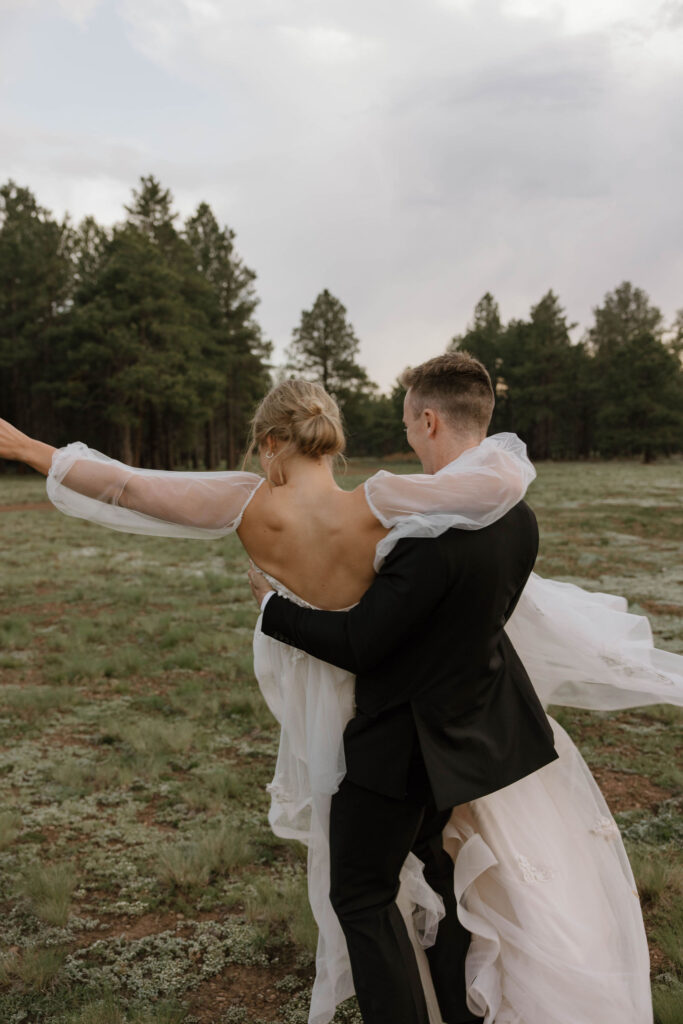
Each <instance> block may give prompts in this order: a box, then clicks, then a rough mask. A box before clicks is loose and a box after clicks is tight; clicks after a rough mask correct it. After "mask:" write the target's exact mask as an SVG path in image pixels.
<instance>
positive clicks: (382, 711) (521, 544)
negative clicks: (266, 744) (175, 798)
mask: <svg viewBox="0 0 683 1024" xmlns="http://www.w3.org/2000/svg"><path fill="white" fill-rule="evenodd" d="M537 550H538V529H537V526H536V519H535V517H534V514H533V512H532V511H531V509H530V508H529V506H528V505H526V504H525V503H524V502H520V504H519V505H516V506H515V507H514V508H513V509H512V510H511V511H510V512H508V513H507V515H505V516H503V517H502V518H501V519H500V520H498V522H496V523H494V524H493V525H491V526H488V527H486V528H485V529H483V530H473V531H466V530H456V529H453V530H449V531H448V532H446V533H444V534H442V536H440V537H437V538H434V539H424V540H423V539H420V540H403V541H400V542H399V543H398V544H397V545H396V547H395V548H394V550H393V551H392V552H391V554H390V555H389V557H388V558H387V559H386V561H385V563H384V565H383V566H382V569H381V572H380V573H379V575H378V576H377V578H376V580H375V581H374V583H373V584H372V586H371V587H370V589H369V590H368V591H367V592H366V593H365V594H364V596H363V597H362V598H361V600H360V602H359V603H358V604H357V605H356V606H355V607H354V608H352V609H351V610H350V611H347V612H336V611H331V612H328V611H316V610H312V609H308V608H301V607H299V606H298V605H295V604H293V603H292V602H290V601H287V600H285V599H284V598H281V597H279V596H273V597H271V598H270V600H269V601H268V604H267V606H266V609H265V611H264V614H263V624H262V628H263V631H264V632H265V633H267V634H268V635H269V636H272V637H274V638H275V639H276V640H280V641H282V642H284V643H287V644H291V645H293V646H294V647H298V648H300V649H301V650H304V651H307V652H308V653H309V654H312V655H314V656H315V657H317V658H320V659H321V660H323V661H327V662H330V663H331V664H333V665H339V666H340V667H342V668H346V669H348V670H349V671H351V672H354V673H355V675H356V709H357V713H356V717H355V718H353V719H352V720H351V721H350V722H349V724H348V726H347V728H346V731H345V734H344V745H345V751H346V764H347V778H348V779H350V780H351V781H352V782H355V783H357V784H358V785H361V786H364V787H365V788H367V789H371V790H373V791H375V792H378V793H383V794H385V795H387V796H393V797H396V798H402V797H404V796H405V795H406V791H407V787H408V775H409V768H410V764H411V755H412V752H413V746H414V743H415V742H416V741H417V742H418V743H419V745H420V748H421V751H422V757H423V758H424V763H425V766H426V769H427V774H428V776H429V781H430V784H431V787H432V792H433V794H434V798H435V801H436V804H437V807H439V808H446V807H450V806H455V805H456V804H460V803H465V802H466V801H469V800H474V799H476V798H477V797H479V796H483V795H484V794H486V793H491V792H493V791H494V790H497V789H501V788H502V787H503V786H508V785H509V784H510V783H512V782H516V781H517V780H518V779H520V778H522V777H523V776H525V775H528V774H529V773H530V772H533V771H536V770H537V769H538V768H541V767H542V766H543V765H545V764H548V763H549V762H550V761H552V760H554V759H555V758H556V757H557V754H556V752H555V748H554V746H553V735H552V729H551V728H550V724H549V722H548V719H547V717H546V715H545V712H544V711H543V708H542V706H541V704H540V702H539V700H538V697H537V696H536V693H535V691H534V689H533V687H532V685H531V682H530V680H529V677H528V675H527V673H526V671H525V669H524V666H523V665H522V663H521V661H520V660H519V658H518V656H517V654H516V652H515V650H514V648H513V646H512V644H511V643H510V640H509V639H508V637H507V635H506V633H505V630H504V626H505V622H506V620H507V619H508V618H509V616H510V615H511V613H512V610H513V609H514V607H515V605H516V603H517V601H518V600H519V596H520V594H521V592H522V589H523V587H524V584H525V583H526V581H527V578H528V576H529V573H530V572H531V570H532V568H533V565H534V561H535V559H536V553H537Z"/></svg>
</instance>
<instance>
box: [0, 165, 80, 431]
mask: <svg viewBox="0 0 683 1024" xmlns="http://www.w3.org/2000/svg"><path fill="white" fill-rule="evenodd" d="M71 243H72V231H71V229H70V227H69V225H68V222H67V221H66V220H65V221H62V222H61V223H59V222H57V221H56V220H55V219H54V218H53V217H52V215H51V214H50V213H49V211H48V210H46V209H44V208H43V207H42V206H39V205H38V203H37V201H36V199H35V196H34V195H33V194H32V192H31V191H30V190H29V189H27V188H22V187H20V186H18V185H16V184H15V183H14V182H13V181H8V182H7V184H5V185H3V186H2V187H1V188H0V404H1V407H2V409H3V415H4V416H6V417H7V418H8V419H11V420H12V421H13V422H15V423H16V424H17V426H19V427H21V428H22V429H25V430H29V431H30V430H34V431H37V432H42V433H43V434H44V435H48V434H50V433H51V431H52V430H53V427H54V424H53V421H52V419H51V416H50V407H49V403H46V402H45V401H44V386H45V382H46V381H48V380H49V379H50V376H51V374H52V373H53V372H54V370H55V368H54V367H53V363H54V357H53V350H52V342H53V331H54V328H55V326H56V325H57V324H58V323H59V320H60V318H61V316H62V315H63V313H64V311H65V309H66V307H67V305H68V300H69V293H70V287H71V278H72V263H71V259H70V248H71Z"/></svg>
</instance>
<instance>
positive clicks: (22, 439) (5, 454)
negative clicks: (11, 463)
mask: <svg viewBox="0 0 683 1024" xmlns="http://www.w3.org/2000/svg"><path fill="white" fill-rule="evenodd" d="M28 441H30V438H28V437H27V436H26V434H22V432H21V431H20V430H17V428H16V427H13V426H12V424H11V423H8V422H7V420H2V419H0V459H14V460H15V461H18V462H22V461H23V457H24V452H25V450H26V446H27V442H28Z"/></svg>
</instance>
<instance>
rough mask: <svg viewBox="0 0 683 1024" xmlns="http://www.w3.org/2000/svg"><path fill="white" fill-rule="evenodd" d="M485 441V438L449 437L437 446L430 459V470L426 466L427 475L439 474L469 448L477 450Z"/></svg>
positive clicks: (469, 436) (468, 436)
mask: <svg viewBox="0 0 683 1024" xmlns="http://www.w3.org/2000/svg"><path fill="white" fill-rule="evenodd" d="M483 440H484V438H483V437H472V436H471V435H457V434H455V435H449V436H447V437H444V438H443V439H442V441H441V443H440V444H438V445H437V444H435V446H434V449H433V451H432V452H431V453H430V454H431V459H430V468H427V466H424V471H425V473H438V472H439V470H440V469H443V468H444V467H445V466H448V465H449V463H451V462H453V461H454V460H455V459H457V458H459V457H460V456H461V455H462V453H463V452H466V451H467V450H468V449H469V448H476V447H477V445H479V444H481V442H482V441H483Z"/></svg>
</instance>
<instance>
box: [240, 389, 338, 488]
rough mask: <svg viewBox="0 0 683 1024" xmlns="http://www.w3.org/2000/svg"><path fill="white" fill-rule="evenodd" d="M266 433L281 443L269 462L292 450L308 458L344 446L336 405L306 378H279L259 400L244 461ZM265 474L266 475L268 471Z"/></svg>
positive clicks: (283, 457) (329, 453)
mask: <svg viewBox="0 0 683 1024" xmlns="http://www.w3.org/2000/svg"><path fill="white" fill-rule="evenodd" d="M268 437H272V438H273V439H274V440H276V441H282V442H283V443H284V447H283V448H282V449H281V450H280V451H279V452H278V454H277V455H276V456H275V458H274V459H273V462H275V460H278V461H279V460H282V459H285V458H286V457H287V456H288V455H293V454H294V453H297V454H299V455H306V456H308V457H309V458H311V459H319V458H321V457H322V456H323V455H340V454H341V453H342V452H343V451H344V448H345V447H346V438H345V437H344V428H343V427H342V421H341V413H340V412H339V406H338V405H337V403H336V402H335V400H334V398H332V396H331V395H328V393H327V391H325V389H324V388H323V387H322V385H320V384H314V383H313V382H312V381H309V380H283V381H282V383H281V384H277V385H276V386H275V387H274V388H271V390H270V391H269V392H268V394H267V395H266V396H265V398H263V399H262V400H261V402H260V403H259V405H258V406H257V408H256V412H255V413H254V417H253V419H252V421H251V437H250V441H249V448H248V450H247V454H246V456H245V459H244V461H245V464H246V462H247V461H248V460H249V459H250V458H251V456H252V455H253V454H254V452H255V451H257V450H258V449H259V448H260V447H261V446H262V445H263V444H265V442H266V439H267V438H268ZM271 465H272V464H271ZM270 468H271V466H269V467H268V470H270ZM266 475H267V476H268V479H270V472H269V471H268V472H267V474H266Z"/></svg>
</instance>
